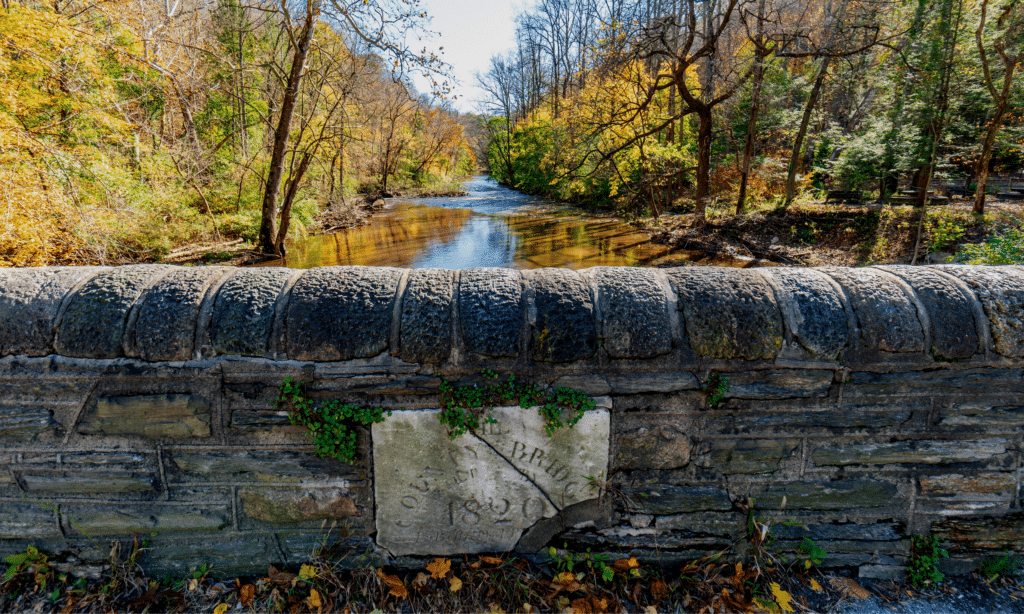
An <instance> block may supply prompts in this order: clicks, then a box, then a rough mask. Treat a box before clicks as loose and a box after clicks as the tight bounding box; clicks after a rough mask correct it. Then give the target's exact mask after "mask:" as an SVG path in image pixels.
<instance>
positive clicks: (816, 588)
mask: <svg viewBox="0 0 1024 614" xmlns="http://www.w3.org/2000/svg"><path fill="white" fill-rule="evenodd" d="M811 590H812V591H814V592H816V593H820V592H821V591H822V590H823V589H822V588H821V585H820V584H818V581H817V580H815V579H814V578H811Z"/></svg>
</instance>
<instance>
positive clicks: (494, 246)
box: [271, 175, 747, 269]
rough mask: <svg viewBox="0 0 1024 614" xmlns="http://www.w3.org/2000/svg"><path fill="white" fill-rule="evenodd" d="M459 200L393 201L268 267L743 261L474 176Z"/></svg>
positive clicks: (296, 244)
mask: <svg viewBox="0 0 1024 614" xmlns="http://www.w3.org/2000/svg"><path fill="white" fill-rule="evenodd" d="M464 187H465V190H466V191H467V192H468V193H469V194H468V195H467V196H458V197H439V198H393V199H390V200H389V206H388V208H387V209H386V210H385V211H383V212H382V213H378V214H376V215H374V216H373V217H372V218H370V223H369V224H367V225H364V226H360V227H357V228H350V229H347V230H342V231H339V232H336V233H332V234H322V235H314V236H309V237H304V238H301V239H298V240H296V241H293V242H291V243H289V244H288V245H287V250H288V256H287V258H286V259H285V260H284V261H278V262H276V263H271V264H278V265H281V266H288V267H292V268H299V269H308V268H312V267H317V266H332V265H353V264H361V265H367V266H396V267H405V268H440V269H469V268H473V267H505V268H522V269H533V268H540V267H565V268H570V269H581V268H586V267H591V266H668V265H681V264H698V263H699V264H717V265H725V266H744V265H746V264H747V261H731V260H725V261H723V260H721V259H717V260H714V261H710V260H709V259H706V258H703V256H704V255H703V254H701V253H699V252H688V251H680V250H675V251H673V250H670V249H669V248H668V247H666V246H664V245H660V244H657V243H652V242H651V241H650V239H648V237H647V235H646V234H644V233H642V232H640V231H638V230H636V229H635V228H633V227H632V226H629V225H628V224H623V223H622V222H620V221H617V220H614V219H612V218H600V217H591V216H587V215H586V214H584V213H583V212H581V211H579V210H572V209H566V208H564V207H558V206H555V205H553V204H552V203H549V202H546V201H544V200H542V199H539V198H537V197H534V196H528V195H526V194H521V193H519V192H516V191H515V190H511V189H508V188H505V187H502V186H500V185H498V183H497V182H495V181H494V180H493V179H491V178H489V177H487V176H483V175H482V176H477V177H474V178H473V179H470V180H469V181H467V182H466V183H465V185H464Z"/></svg>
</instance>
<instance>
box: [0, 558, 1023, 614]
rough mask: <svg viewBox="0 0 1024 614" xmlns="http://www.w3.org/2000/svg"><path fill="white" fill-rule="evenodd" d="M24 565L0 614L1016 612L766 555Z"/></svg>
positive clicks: (965, 594) (963, 588)
mask: <svg viewBox="0 0 1024 614" xmlns="http://www.w3.org/2000/svg"><path fill="white" fill-rule="evenodd" d="M8 559H10V557H8ZM33 561H34V562H32V563H30V564H21V565H12V566H11V567H12V569H9V570H8V573H7V574H6V575H5V576H4V580H3V581H2V582H0V611H3V612H62V613H69V612H102V613H110V612H213V613H214V614H225V613H226V612H288V613H290V614H300V613H306V612H310V613H316V614H323V613H325V612H345V613H350V614H356V613H365V614H374V613H378V612H379V613H382V614H383V613H384V612H388V613H390V612H491V613H494V614H498V613H505V612H508V613H511V612H525V613H528V614H537V613H542V612H543V613H547V612H552V613H559V614H598V613H603V612H609V613H611V612H614V613H619V612H642V613H644V614H656V613H658V612H662V613H667V612H678V613H683V612H689V613H695V614H725V613H740V612H749V613H752V614H754V613H757V614H761V613H764V614H781V613H783V612H801V613H817V614H826V613H828V614H882V613H886V614H888V613H890V612H897V613H902V614H969V613H970V614H973V613H982V612H1000V613H1024V586H1022V585H1021V582H1020V577H1013V576H1010V577H1002V578H989V579H983V578H981V577H979V576H977V575H976V574H975V575H971V576H960V577H956V578H951V579H946V580H945V581H944V582H942V583H941V584H939V585H936V586H932V587H926V588H916V587H912V586H909V585H907V584H904V583H898V582H894V581H890V580H865V579H856V580H854V579H851V578H849V577H847V576H845V575H844V574H843V573H842V572H841V571H839V572H822V571H819V570H818V569H817V568H816V567H813V566H812V567H810V568H806V567H805V565H801V564H799V563H800V562H799V561H798V562H797V563H796V564H792V563H791V564H786V563H784V562H781V561H778V560H773V559H772V558H771V557H761V558H760V559H759V561H760V564H753V563H748V565H747V566H744V565H743V564H739V563H731V562H723V561H721V559H716V558H714V557H706V558H705V559H701V560H698V561H693V562H691V563H687V564H685V565H684V566H682V567H681V568H674V569H667V568H659V567H652V566H648V565H645V564H644V563H643V562H641V561H638V560H637V559H635V558H628V559H625V558H624V559H618V560H609V559H608V558H602V557H601V556H600V555H590V554H589V553H575V554H571V553H565V552H558V553H556V554H555V556H554V557H550V558H546V559H541V558H539V557H527V558H517V557H513V556H509V555H507V554H506V555H501V554H496V555H493V556H487V555H472V556H461V557H452V558H450V559H448V558H435V559H424V560H423V561H421V564H420V566H419V567H418V568H413V567H406V568H401V569H399V568H395V567H391V566H387V565H385V566H383V567H379V568H361V569H345V568H343V567H342V565H341V563H342V562H341V561H333V562H332V560H331V557H330V554H329V552H325V553H322V554H321V555H319V556H316V557H313V558H312V559H311V561H310V562H309V563H308V564H305V565H302V566H301V567H300V568H299V569H280V570H279V569H276V568H275V567H273V566H271V567H269V568H268V569H267V572H266V574H264V575H260V576H253V577H230V576H228V577H224V576H219V577H218V574H217V570H216V569H208V568H205V567H203V568H200V569H197V570H195V571H194V572H193V573H192V574H191V575H189V576H186V577H184V578H162V579H157V578H151V577H147V576H146V575H144V574H143V573H142V571H141V568H140V567H139V565H138V563H139V562H141V563H143V564H144V562H145V553H144V552H142V553H141V555H140V551H139V550H136V551H135V553H133V554H132V556H131V557H130V558H129V560H127V561H121V562H115V564H114V565H112V566H109V567H107V568H106V569H104V570H103V571H102V572H100V573H98V574H93V575H92V577H91V578H87V577H85V576H76V575H75V573H74V571H73V570H72V569H69V568H67V567H66V566H62V565H60V564H57V563H51V562H48V561H46V560H45V557H43V558H42V559H40V558H39V557H38V556H36V557H35V558H34V559H33ZM8 562H10V561H9V560H8Z"/></svg>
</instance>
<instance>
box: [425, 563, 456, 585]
mask: <svg viewBox="0 0 1024 614" xmlns="http://www.w3.org/2000/svg"><path fill="white" fill-rule="evenodd" d="M451 568H452V562H451V561H449V560H448V559H434V562H433V563H427V571H429V572H430V577H431V578H433V579H435V580H443V579H444V577H445V576H447V575H448V572H449V571H451Z"/></svg>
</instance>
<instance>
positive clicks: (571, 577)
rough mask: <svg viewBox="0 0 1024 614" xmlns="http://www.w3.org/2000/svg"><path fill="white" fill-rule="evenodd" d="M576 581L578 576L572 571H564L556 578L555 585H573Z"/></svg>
mask: <svg viewBox="0 0 1024 614" xmlns="http://www.w3.org/2000/svg"><path fill="white" fill-rule="evenodd" d="M575 581H576V574H574V573H572V572H571V571H563V572H562V573H560V574H558V575H557V576H555V580H554V582H555V584H565V585H568V584H572V583H573V582H575Z"/></svg>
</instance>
